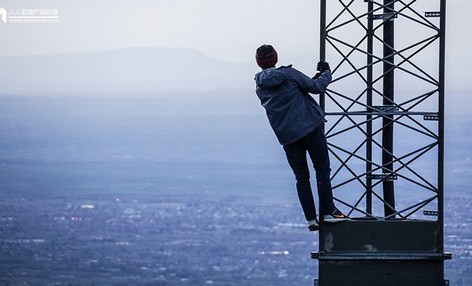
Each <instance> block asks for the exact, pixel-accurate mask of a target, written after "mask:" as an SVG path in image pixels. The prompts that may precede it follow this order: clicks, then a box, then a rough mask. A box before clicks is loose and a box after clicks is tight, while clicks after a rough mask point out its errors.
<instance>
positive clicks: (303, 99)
mask: <svg viewBox="0 0 472 286" xmlns="http://www.w3.org/2000/svg"><path fill="white" fill-rule="evenodd" d="M254 80H255V81H256V94H257V96H258V97H259V99H260V100H261V105H262V106H263V107H264V108H265V110H266V114H267V117H268V119H269V123H270V126H271V127H272V129H273V130H274V132H275V135H276V136H277V139H278V140H279V142H280V144H282V145H287V144H291V143H293V142H295V141H297V140H299V139H301V138H302V137H304V136H305V135H307V134H308V133H310V132H311V131H313V130H314V129H315V128H316V127H318V126H319V125H320V124H322V123H323V122H325V119H324V112H323V110H322V109H321V108H320V106H319V105H318V103H317V102H316V101H315V99H314V98H313V97H311V96H310V95H309V93H314V94H318V93H322V92H324V91H325V90H326V87H327V86H328V84H329V83H330V82H331V72H330V71H324V72H323V73H322V74H321V75H320V77H319V78H317V79H312V78H310V77H308V76H306V75H305V74H303V73H302V72H300V71H298V70H296V69H294V68H292V67H291V66H289V67H280V68H277V69H276V68H269V69H265V70H263V71H261V72H259V73H257V74H256V75H255V78H254Z"/></svg>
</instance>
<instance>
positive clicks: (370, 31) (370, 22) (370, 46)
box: [365, 1, 374, 214]
mask: <svg viewBox="0 0 472 286" xmlns="http://www.w3.org/2000/svg"><path fill="white" fill-rule="evenodd" d="M373 9H374V4H373V3H372V1H369V3H368V4H367V11H368V16H367V91H366V92H367V94H366V95H367V99H366V104H367V106H372V92H373V86H372V85H373V82H372V81H373V69H374V67H373V65H372V63H373V53H374V19H373V17H374V13H373ZM371 110H372V109H371ZM366 122H367V124H366V134H367V135H366V136H367V138H366V161H367V162H366V170H365V173H366V174H367V176H366V207H365V208H366V209H365V212H366V213H368V214H372V176H370V175H371V174H372V163H371V162H372V114H367V116H366Z"/></svg>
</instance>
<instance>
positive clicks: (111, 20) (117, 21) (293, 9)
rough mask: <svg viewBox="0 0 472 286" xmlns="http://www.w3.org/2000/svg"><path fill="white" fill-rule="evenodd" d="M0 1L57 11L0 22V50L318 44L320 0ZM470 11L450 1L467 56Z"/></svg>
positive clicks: (232, 51) (301, 48)
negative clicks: (42, 18) (55, 19)
mask: <svg viewBox="0 0 472 286" xmlns="http://www.w3.org/2000/svg"><path fill="white" fill-rule="evenodd" d="M423 1H424V0H423ZM429 1H431V0H427V1H426V2H429ZM419 2H422V1H419ZM432 2H433V3H437V2H439V0H435V1H432ZM0 7H4V8H5V9H6V10H7V11H10V10H12V9H14V10H16V9H31V8H35V9H57V10H58V12H59V23H56V24H6V25H5V24H4V23H2V22H0V24H2V25H0V43H1V45H0V55H12V54H44V53H55V52H65V51H84V50H103V49H113V48H121V47H130V46H150V47H187V48H194V49H197V50H199V51H202V52H204V53H206V54H209V55H213V56H216V57H218V58H222V59H226V60H235V61H247V59H248V58H250V59H251V60H252V58H253V54H254V49H255V48H256V47H257V46H258V45H260V44H261V43H272V44H274V45H275V46H277V48H278V50H280V51H281V52H285V53H290V54H306V53H310V52H313V51H317V46H318V45H317V43H318V15H319V0H292V1H287V0H198V1H196V0H167V1H163V0H154V1H152V0H133V1H130V0H127V1H124V0H102V1H100V0H80V1H76V0H44V1H38V0H2V1H1V2H0ZM470 11H472V1H469V0H452V1H448V9H447V12H448V16H449V17H448V18H447V19H448V32H449V33H448V42H450V43H452V44H455V43H458V44H460V45H458V46H457V47H456V49H455V53H460V54H462V53H464V56H465V55H468V54H469V51H470V50H471V48H472V43H471V39H472V37H471V34H472V33H470V31H469V29H470V28H469V26H470V24H471V20H470V17H469V14H468V13H469V12H470ZM464 44H465V45H464Z"/></svg>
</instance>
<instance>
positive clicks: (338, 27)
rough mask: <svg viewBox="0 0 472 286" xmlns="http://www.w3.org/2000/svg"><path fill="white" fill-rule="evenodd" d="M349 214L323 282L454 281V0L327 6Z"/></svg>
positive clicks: (333, 102) (332, 142)
mask: <svg viewBox="0 0 472 286" xmlns="http://www.w3.org/2000/svg"><path fill="white" fill-rule="evenodd" d="M320 1H321V2H320V4H321V6H320V7H321V9H320V10H321V11H320V12H321V13H320V14H321V15H320V32H321V33H320V59H321V60H326V61H328V62H329V63H330V64H331V69H332V73H333V81H332V83H331V84H330V86H329V89H328V90H327V91H326V93H325V94H322V95H321V96H320V104H321V106H322V108H324V110H325V111H326V113H327V119H328V123H327V124H326V126H325V131H326V136H327V138H328V142H329V148H330V152H331V154H330V155H331V165H332V184H333V193H334V196H335V200H336V202H337V205H338V207H340V209H342V210H343V212H345V213H347V214H348V215H349V216H350V217H353V218H354V219H353V220H352V221H350V222H343V223H339V224H333V225H327V224H322V225H321V229H320V249H319V251H318V252H316V253H312V257H313V258H317V259H318V260H319V279H318V280H316V281H317V283H319V285H322V286H324V285H329V286H333V285H364V286H365V285H416V286H418V285H445V284H446V283H447V281H446V280H445V279H444V270H443V269H444V260H446V259H449V258H451V255H450V254H449V253H445V252H444V239H443V237H444V207H443V200H444V119H445V118H444V96H445V92H444V67H445V16H446V15H445V11H446V1H445V0H430V1H425V0H383V1H373V0H364V1H361V0H330V1H326V0H320Z"/></svg>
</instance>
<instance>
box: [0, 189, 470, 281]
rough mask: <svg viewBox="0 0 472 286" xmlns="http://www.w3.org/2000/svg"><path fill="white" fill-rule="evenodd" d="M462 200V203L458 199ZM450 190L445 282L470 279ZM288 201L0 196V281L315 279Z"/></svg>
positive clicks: (311, 239)
mask: <svg viewBox="0 0 472 286" xmlns="http://www.w3.org/2000/svg"><path fill="white" fill-rule="evenodd" d="M464 203H465V205H464ZM458 204H462V205H464V207H465V209H469V208H468V207H471V206H472V199H468V200H467V201H466V202H464V201H461V202H459V201H457V200H456V199H450V200H447V201H446V205H447V206H448V207H449V209H450V210H449V211H448V212H447V214H448V217H447V218H446V221H447V224H446V245H445V249H446V250H447V251H451V252H452V253H453V260H451V261H446V262H445V272H446V274H445V276H446V279H449V280H450V282H451V284H450V285H457V286H461V285H464V286H466V285H471V283H472V274H471V273H472V256H471V251H472V246H471V236H470V227H471V222H472V221H471V220H470V218H467V216H465V210H463V209H458V208H454V207H453V206H454V205H458ZM301 218H302V215H301V212H300V210H299V206H298V205H297V204H296V203H295V202H290V203H283V202H274V203H262V204H260V203H258V202H257V200H254V199H250V198H244V197H241V198H238V197H228V198H212V197H200V198H197V197H192V198H188V197H182V196H162V197H159V198H151V197H148V198H140V199H139V200H138V199H133V198H132V197H131V196H129V197H122V198H112V197H109V198H91V197H90V198H84V199H67V198H55V199H53V198H51V199H48V198H38V197H36V198H31V197H30V198H26V197H25V198H16V197H12V196H7V197H6V198H5V197H4V198H2V201H1V203H0V230H1V231H0V245H1V248H0V285H313V280H314V279H315V278H316V277H317V272H318V270H317V261H316V260H312V259H310V252H311V251H313V250H317V247H318V243H317V241H318V238H317V235H316V233H310V232H308V231H307V229H306V226H305V225H304V224H303V223H302V219H301Z"/></svg>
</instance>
